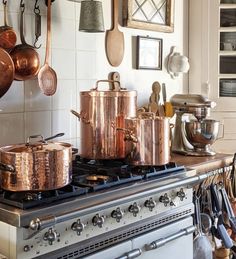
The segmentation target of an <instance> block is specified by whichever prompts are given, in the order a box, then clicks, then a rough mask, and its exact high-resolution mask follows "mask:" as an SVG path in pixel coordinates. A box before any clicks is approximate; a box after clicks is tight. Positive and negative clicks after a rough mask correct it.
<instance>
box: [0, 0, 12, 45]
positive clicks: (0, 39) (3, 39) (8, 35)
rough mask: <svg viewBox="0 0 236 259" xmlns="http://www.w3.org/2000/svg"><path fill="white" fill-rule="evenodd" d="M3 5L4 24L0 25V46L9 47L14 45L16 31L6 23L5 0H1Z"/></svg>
mask: <svg viewBox="0 0 236 259" xmlns="http://www.w3.org/2000/svg"><path fill="white" fill-rule="evenodd" d="M3 5H4V25H3V26H1V27H0V47H2V48H4V49H11V48H13V47H14V46H15V45H16V33H15V31H14V30H13V28H12V27H10V26H9V25H8V24H7V0H3Z"/></svg>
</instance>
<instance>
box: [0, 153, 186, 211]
mask: <svg viewBox="0 0 236 259" xmlns="http://www.w3.org/2000/svg"><path fill="white" fill-rule="evenodd" d="M72 168H73V169H72V172H73V173H72V182H71V184H69V185H67V186H65V187H63V188H60V189H58V190H52V191H43V192H28V191H27V192H10V191H4V190H2V191H1V193H0V202H1V203H4V204H7V205H11V206H14V207H17V208H20V209H29V208H33V207H36V206H42V205H45V204H50V203H55V202H57V203H61V202H62V200H63V201H64V200H66V199H67V198H71V197H75V196H79V195H84V194H86V193H91V192H97V191H100V190H106V189H111V188H114V187H119V186H121V185H122V186H123V185H125V184H130V183H134V182H138V181H149V180H151V179H157V178H162V177H166V176H167V175H171V174H177V173H179V172H181V173H182V172H183V171H185V168H184V166H179V165H177V164H176V163H173V162H171V163H169V164H167V165H163V166H130V165H127V164H126V163H125V161H123V160H102V161H101V160H99V161H95V160H87V159H83V158H81V157H79V156H77V157H76V159H75V160H74V161H73V166H72Z"/></svg>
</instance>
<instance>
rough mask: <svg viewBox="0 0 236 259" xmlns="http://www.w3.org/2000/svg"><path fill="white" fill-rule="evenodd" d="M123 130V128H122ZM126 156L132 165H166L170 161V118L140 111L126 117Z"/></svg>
mask: <svg viewBox="0 0 236 259" xmlns="http://www.w3.org/2000/svg"><path fill="white" fill-rule="evenodd" d="M121 130H122V129H121ZM125 132H126V134H125V141H126V158H127V160H128V162H129V164H132V165H147V166H148V165H157V166H158V165H165V164H168V163H169V162H170V141H169V138H170V124H169V119H168V118H165V117H157V116H155V114H154V113H151V112H144V113H140V114H139V115H138V117H137V118H127V119H125Z"/></svg>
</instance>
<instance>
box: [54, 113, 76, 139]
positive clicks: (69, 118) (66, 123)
mask: <svg viewBox="0 0 236 259" xmlns="http://www.w3.org/2000/svg"><path fill="white" fill-rule="evenodd" d="M60 132H63V133H65V136H64V137H62V138H61V139H72V138H76V118H75V116H74V115H72V114H71V113H70V110H69V109H68V110H58V111H53V112H52V134H53V135H54V134H57V133H60Z"/></svg>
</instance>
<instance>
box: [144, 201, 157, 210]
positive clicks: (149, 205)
mask: <svg viewBox="0 0 236 259" xmlns="http://www.w3.org/2000/svg"><path fill="white" fill-rule="evenodd" d="M144 206H145V207H146V208H148V209H149V210H150V211H153V209H154V208H155V207H156V202H155V201H154V200H153V199H152V198H150V199H149V200H146V201H145V203H144Z"/></svg>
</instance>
